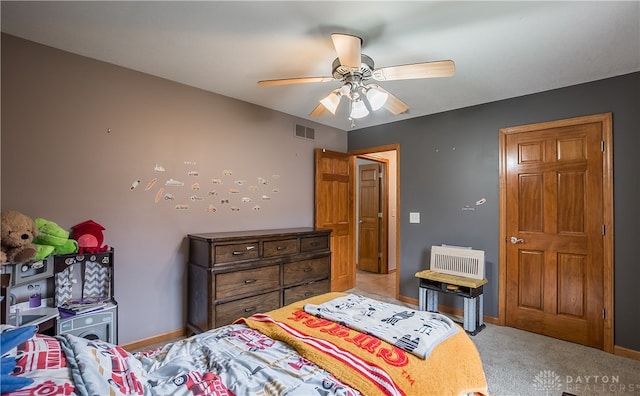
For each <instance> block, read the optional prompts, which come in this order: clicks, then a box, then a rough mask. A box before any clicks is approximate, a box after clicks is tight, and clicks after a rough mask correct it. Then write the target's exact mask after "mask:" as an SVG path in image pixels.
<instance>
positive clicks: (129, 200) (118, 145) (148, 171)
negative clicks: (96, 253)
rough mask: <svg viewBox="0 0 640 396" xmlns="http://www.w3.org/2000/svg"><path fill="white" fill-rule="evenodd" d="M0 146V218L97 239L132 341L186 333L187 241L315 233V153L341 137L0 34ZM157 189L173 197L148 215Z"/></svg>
mask: <svg viewBox="0 0 640 396" xmlns="http://www.w3.org/2000/svg"><path fill="white" fill-rule="evenodd" d="M296 123H302V124H303V125H306V126H311V127H315V131H316V133H315V136H316V139H315V141H310V140H305V139H301V138H297V137H295V136H294V128H295V124H296ZM109 130H110V131H109ZM1 142H2V160H1V161H2V162H1V172H2V178H1V192H2V201H1V209H2V210H19V211H21V212H23V213H25V214H27V215H28V216H31V217H33V218H35V217H43V218H46V219H49V220H52V221H55V222H57V223H58V224H59V225H60V226H62V227H64V228H67V229H68V228H70V227H71V226H73V225H75V224H78V223H80V222H83V221H85V220H88V219H92V220H94V221H97V222H98V223H100V224H102V225H103V226H104V227H105V228H106V231H105V243H106V244H107V245H109V246H113V247H114V248H115V272H116V273H115V296H116V298H117V300H118V302H119V303H120V307H119V330H120V331H119V336H120V337H119V341H120V342H121V343H127V342H131V341H135V340H140V339H143V338H146V337H151V336H155V335H159V334H162V333H166V332H171V331H175V330H178V329H182V328H183V327H184V325H185V318H186V317H185V315H186V313H185V312H186V311H185V306H186V278H185V268H186V262H187V246H186V244H185V236H186V235H187V234H189V233H197V232H215V231H233V230H251V229H271V228H281V227H305V226H312V225H313V223H314V221H313V204H314V197H313V185H314V184H313V178H314V160H313V149H314V148H315V147H324V148H327V149H329V150H335V151H346V146H347V134H346V132H344V131H340V130H337V129H333V128H328V127H324V126H321V125H317V124H313V123H309V122H308V121H305V120H300V119H296V118H293V117H291V116H288V115H285V114H282V113H277V112H274V111H271V110H267V109H265V108H262V107H257V106H254V105H250V104H248V103H245V102H240V101H237V100H233V99H230V98H226V97H222V96H219V95H215V94H212V93H209V92H205V91H202V90H198V89H195V88H192V87H188V86H185V85H181V84H177V83H174V82H171V81H167V80H163V79H160V78H156V77H152V76H149V75H146V74H142V73H138V72H135V71H132V70H129V69H125V68H121V67H117V66H114V65H111V64H107V63H103V62H99V61H95V60H91V59H88V58H84V57H81V56H77V55H73V54H70V53H67V52H63V51H59V50H56V49H53V48H50V47H46V46H42V45H38V44H35V43H33V42H29V41H25V40H22V39H18V38H15V37H12V36H7V35H4V34H3V35H2V140H1ZM156 165H161V166H163V167H164V168H165V172H156V171H155V170H154V168H155V166H156ZM225 170H229V171H232V175H230V176H225V175H224V171H225ZM189 171H197V172H198V176H188V175H187V172H189ZM154 178H157V179H158V181H157V183H156V184H155V185H154V186H153V187H152V188H151V189H149V190H146V186H147V185H148V183H149V182H150V181H151V180H153V179H154ZM170 178H172V179H176V180H180V181H182V182H184V183H185V185H184V187H171V186H164V183H165V181H166V180H167V179H170ZM258 178H263V179H265V180H266V182H267V184H266V185H265V184H262V183H261V182H260V180H259V179H258ZM212 179H221V180H222V182H223V184H221V185H214V184H213V183H212V182H211V181H212ZM137 180H140V185H139V186H138V187H137V188H135V189H133V190H132V189H131V186H132V184H133V183H134V182H135V181H137ZM240 180H244V181H245V183H244V184H243V185H239V184H236V181H240ZM193 183H199V184H200V190H198V191H196V190H193V189H192V185H193ZM249 186H253V187H256V188H257V191H251V190H249ZM160 188H164V191H165V192H167V193H171V194H172V196H173V197H174V198H175V199H174V200H165V199H164V198H161V199H160V201H159V202H157V203H156V202H155V196H156V194H157V193H158V190H159V189H160ZM274 188H277V189H279V191H278V192H274V191H273V189H274ZM229 189H238V190H239V191H240V192H239V193H237V194H235V193H229ZM212 191H215V192H217V194H218V195H211V194H210V192H212ZM161 195H162V194H161ZM193 195H196V196H198V197H200V198H203V199H202V200H196V201H192V200H191V196H193ZM263 195H267V196H269V197H270V200H268V201H267V200H263V199H262V196H263ZM243 197H248V198H251V199H252V202H251V203H242V202H241V199H242V198H243ZM222 199H229V200H230V203H229V204H221V203H220V202H221V200H222ZM176 205H188V206H189V209H176ZM209 205H213V206H214V207H216V209H217V212H215V213H211V212H207V208H209ZM256 205H259V206H260V210H254V209H253V208H254V206H256ZM231 206H237V207H238V208H240V210H239V211H232V210H231Z"/></svg>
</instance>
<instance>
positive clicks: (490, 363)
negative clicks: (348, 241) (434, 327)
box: [347, 289, 640, 396]
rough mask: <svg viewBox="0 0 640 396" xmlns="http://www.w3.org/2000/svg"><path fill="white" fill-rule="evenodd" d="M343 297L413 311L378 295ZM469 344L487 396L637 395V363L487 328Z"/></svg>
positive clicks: (639, 369) (639, 384) (639, 381)
mask: <svg viewBox="0 0 640 396" xmlns="http://www.w3.org/2000/svg"><path fill="white" fill-rule="evenodd" d="M347 292H349V293H354V294H362V295H366V296H368V297H371V298H376V299H378V300H382V301H387V302H391V303H395V304H400V305H405V306H410V307H413V308H417V307H415V306H413V305H410V304H406V303H403V302H401V301H397V300H395V299H394V298H391V297H389V296H385V295H383V294H377V293H371V292H368V291H363V290H360V289H351V290H348V291H347ZM471 339H472V340H473V342H474V343H475V344H476V347H477V348H478V352H479V353H480V358H481V359H482V364H483V365H484V370H485V375H486V378H487V384H488V386H489V393H490V394H491V395H494V396H528V395H531V396H543V395H548V396H551V395H554V396H561V395H562V394H563V392H565V393H566V394H573V395H577V396H590V395H625V396H632V395H638V396H640V361H636V360H632V359H628V358H623V357H620V356H615V355H612V354H609V353H606V352H603V351H601V350H598V349H594V348H589V347H585V346H582V345H578V344H573V343H570V342H566V341H562V340H558V339H555V338H551V337H546V336H543V335H539V334H535V333H530V332H527V331H522V330H518V329H514V328H511V327H504V326H496V325H492V324H487V327H486V328H485V329H483V330H482V331H481V332H480V333H478V334H477V335H475V336H473V337H471Z"/></svg>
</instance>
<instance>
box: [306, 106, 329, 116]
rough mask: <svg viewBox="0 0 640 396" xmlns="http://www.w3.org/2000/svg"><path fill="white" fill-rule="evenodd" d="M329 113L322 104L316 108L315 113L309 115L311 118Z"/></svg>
mask: <svg viewBox="0 0 640 396" xmlns="http://www.w3.org/2000/svg"><path fill="white" fill-rule="evenodd" d="M328 111H329V110H327V108H326V107H324V105H323V104H322V103H318V105H317V106H316V108H315V109H313V111H312V112H311V113H309V116H311V117H320V116H321V115H323V114H325V113H326V112H328Z"/></svg>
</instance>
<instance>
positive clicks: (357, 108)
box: [349, 100, 369, 119]
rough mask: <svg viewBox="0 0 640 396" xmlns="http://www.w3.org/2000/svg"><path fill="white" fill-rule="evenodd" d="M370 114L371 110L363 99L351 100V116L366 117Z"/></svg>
mask: <svg viewBox="0 0 640 396" xmlns="http://www.w3.org/2000/svg"><path fill="white" fill-rule="evenodd" d="M368 115H369V110H367V106H365V104H364V102H363V101H362V100H354V101H352V102H351V113H350V114H349V116H350V117H351V118H355V119H357V118H364V117H366V116H368Z"/></svg>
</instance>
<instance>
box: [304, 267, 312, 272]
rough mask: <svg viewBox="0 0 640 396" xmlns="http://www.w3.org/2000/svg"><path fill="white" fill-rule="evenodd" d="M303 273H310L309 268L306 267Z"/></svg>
mask: <svg viewBox="0 0 640 396" xmlns="http://www.w3.org/2000/svg"><path fill="white" fill-rule="evenodd" d="M303 271H304V272H311V268H309V267H307V268H305V269H304V270H303Z"/></svg>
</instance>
